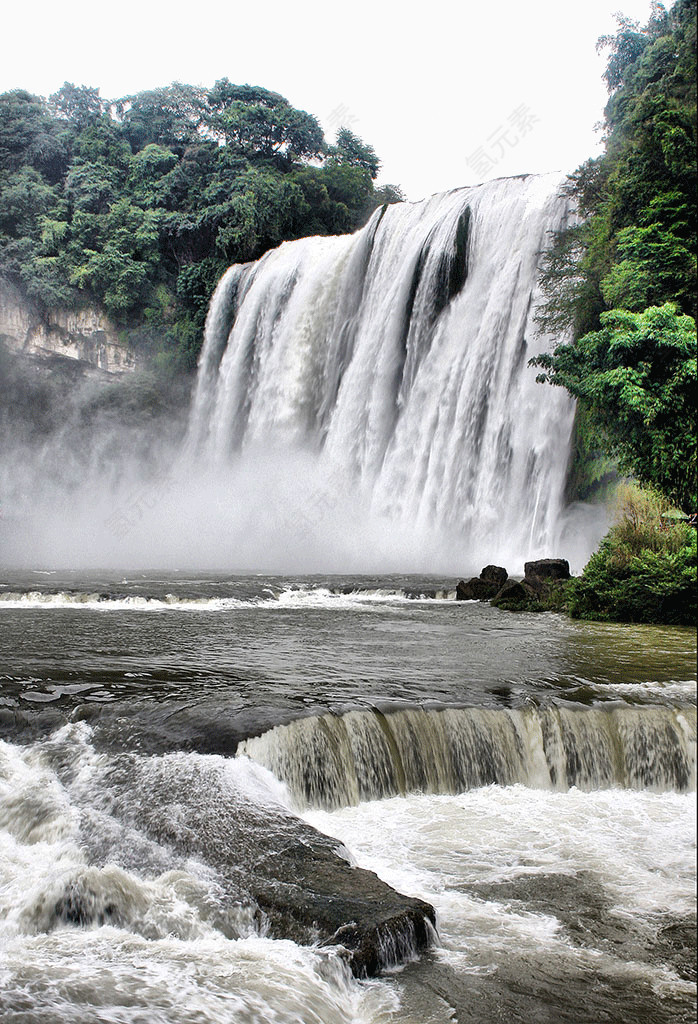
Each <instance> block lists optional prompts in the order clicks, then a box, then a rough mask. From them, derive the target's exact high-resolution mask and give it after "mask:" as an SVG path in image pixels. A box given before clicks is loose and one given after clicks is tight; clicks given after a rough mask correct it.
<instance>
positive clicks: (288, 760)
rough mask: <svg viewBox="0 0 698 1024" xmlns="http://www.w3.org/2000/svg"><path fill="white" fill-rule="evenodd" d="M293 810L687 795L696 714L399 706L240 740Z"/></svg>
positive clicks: (314, 719)
mask: <svg viewBox="0 0 698 1024" xmlns="http://www.w3.org/2000/svg"><path fill="white" fill-rule="evenodd" d="M238 755H239V756H247V757H249V758H251V759H252V760H254V761H256V762H258V763H259V764H261V765H263V766H264V767H265V768H268V769H269V770H270V771H272V772H273V773H274V775H276V776H277V778H279V779H281V780H283V781H284V782H285V783H286V784H287V785H288V786H289V789H290V790H291V793H292V795H293V797H294V799H295V800H296V801H297V802H298V803H299V804H300V805H301V806H307V805H310V806H316V807H325V808H336V807H342V806H346V805H349V804H357V803H359V801H362V800H377V799H382V798H385V797H391V796H396V795H398V794H402V795H404V794H406V793H410V792H421V793H459V792H463V791H464V790H468V789H475V788H477V787H480V786H486V785H490V784H497V785H503V786H507V785H513V784H515V783H520V784H523V785H525V786H532V787H535V788H539V789H549V790H566V789H568V788H570V787H572V786H576V787H577V788H578V789H584V790H592V789H608V788H611V787H614V786H620V787H624V788H628V789H643V788H647V789H653V790H655V791H659V792H662V791H667V790H671V789H674V790H687V789H695V786H696V778H695V758H696V711H695V708H683V709H681V710H676V709H671V708H663V707H655V708H649V707H645V708H629V707H622V708H613V709H610V710H607V709H602V708H598V709H587V710H580V709H574V710H573V709H568V708H553V707H550V708H524V709H506V710H498V709H491V708H446V709H441V710H435V709H434V710H427V709H424V708H410V709H405V710H401V711H394V712H391V713H388V714H384V713H382V712H381V711H379V710H376V709H371V710H361V711H349V712H347V713H346V714H343V715H332V714H326V715H319V716H309V717H307V718H302V719H299V720H297V721H294V722H291V723H290V724H289V725H283V726H276V727H275V728H273V729H270V730H269V731H268V732H266V733H263V734H262V735H261V736H257V737H254V738H251V739H247V740H245V741H244V742H243V743H241V744H240V745H239V747H238Z"/></svg>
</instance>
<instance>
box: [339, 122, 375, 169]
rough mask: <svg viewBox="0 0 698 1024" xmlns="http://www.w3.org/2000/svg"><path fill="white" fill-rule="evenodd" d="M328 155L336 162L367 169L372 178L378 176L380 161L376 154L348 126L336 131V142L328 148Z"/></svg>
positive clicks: (371, 147)
mask: <svg viewBox="0 0 698 1024" xmlns="http://www.w3.org/2000/svg"><path fill="white" fill-rule="evenodd" d="M329 157H330V160H332V161H334V162H336V163H338V164H349V166H350V167H360V168H361V169H362V170H364V171H368V173H369V174H370V176H371V178H372V179H375V178H377V177H378V171H379V170H380V165H381V162H380V160H379V159H378V157H377V156H376V151H375V149H374V148H373V146H368V145H367V144H366V143H365V142H362V141H361V139H360V138H359V137H358V135H354V133H353V132H352V131H350V130H349V129H348V128H340V129H339V131H338V132H337V139H336V142H335V144H334V146H330V149H329Z"/></svg>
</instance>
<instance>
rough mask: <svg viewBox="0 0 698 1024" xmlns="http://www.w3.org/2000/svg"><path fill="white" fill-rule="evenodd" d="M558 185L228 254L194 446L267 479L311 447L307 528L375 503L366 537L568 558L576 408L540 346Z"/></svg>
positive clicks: (559, 204)
mask: <svg viewBox="0 0 698 1024" xmlns="http://www.w3.org/2000/svg"><path fill="white" fill-rule="evenodd" d="M560 184H561V180H560V178H559V176H556V175H546V176H543V177H535V176H527V177H524V178H517V179H503V180H498V181H493V182H489V183H487V184H485V185H480V186H477V187H475V188H465V189H456V190H454V191H452V192H448V193H445V194H442V195H436V196H433V197H432V198H431V199H428V200H426V201H424V202H422V203H416V204H400V205H396V206H391V207H388V208H387V209H383V210H378V211H376V213H375V214H374V215H373V217H372V219H371V220H370V222H369V223H368V224H367V225H366V227H365V228H364V229H363V230H362V231H360V232H358V233H357V234H355V235H352V236H344V237H339V238H307V239H302V240H300V241H296V242H288V243H285V244H284V245H282V246H280V247H279V248H278V249H275V250H273V251H272V252H269V253H267V254H266V256H264V257H263V258H262V259H261V260H260V261H259V262H258V263H255V264H250V265H247V266H244V267H233V268H231V270H229V271H228V273H227V274H226V275H225V276H224V278H223V279H222V281H221V283H220V285H219V287H218V290H217V292H216V295H215V296H214V299H213V301H212V305H211V310H210V313H209V318H208V324H207V332H206V340H205V344H204V348H203V351H202V355H201V361H200V370H199V379H198V386H197V392H196V395H195V399H194V403H193V410H192V416H191V421H190V427H189V438H188V446H189V451H190V452H191V453H194V452H197V453H199V455H201V454H203V456H204V458H205V461H206V462H207V464H208V465H209V466H211V467H215V471H216V472H220V471H221V470H222V467H224V466H228V465H230V464H231V462H232V463H233V464H237V465H247V466H249V465H258V466H259V471H260V475H262V476H264V475H265V474H268V473H269V469H268V466H269V463H270V460H271V461H273V460H279V459H280V458H281V459H282V460H283V458H284V455H287V456H288V458H289V459H290V458H293V459H296V460H297V459H298V458H299V453H303V457H304V458H305V459H306V461H305V462H304V463H303V467H304V471H302V472H298V465H299V464H298V463H296V464H295V465H296V470H295V471H294V472H298V478H297V480H296V481H295V486H293V487H291V488H290V491H289V489H288V488H282V489H281V493H282V500H283V503H284V506H285V508H286V509H287V510H288V511H289V515H290V516H291V517H292V518H293V521H294V523H295V524H296V525H297V523H298V521H299V520H300V522H301V523H302V524H307V525H308V526H309V527H317V525H318V521H320V520H324V522H323V524H322V525H323V527H324V528H325V530H327V529H328V528H329V529H331V528H332V525H334V526H335V527H336V526H337V523H340V524H341V526H344V525H347V528H348V529H351V526H350V525H348V524H349V523H350V520H351V511H352V510H354V511H357V510H360V513H361V516H362V517H363V519H364V521H365V523H366V534H367V536H368V537H370V536H371V535H372V533H373V534H374V535H375V533H376V531H377V532H381V531H382V532H383V533H384V534H385V536H386V537H388V536H391V537H392V543H393V546H395V538H396V537H398V538H399V542H398V544H397V546H398V547H400V546H401V547H402V548H403V549H404V551H405V552H410V551H412V552H414V550H415V548H416V547H417V546H419V549H420V550H422V551H426V552H428V553H429V556H430V557H434V556H435V555H436V560H437V561H441V560H443V559H439V558H438V554H437V552H439V551H441V552H445V551H450V553H451V557H453V555H456V557H457V558H458V559H460V562H461V564H469V563H470V562H472V564H473V565H475V564H477V563H478V562H479V561H482V560H483V559H485V560H487V559H496V560H498V561H500V562H502V563H503V564H507V565H508V566H510V567H511V568H512V569H514V571H515V567H518V566H519V564H520V563H522V562H523V560H524V559H525V558H528V557H535V556H537V555H542V554H553V553H555V552H556V551H557V547H558V545H559V543H560V531H561V523H562V513H563V505H564V486H565V479H566V471H567V463H568V455H569V443H570V435H571V429H572V420H573V412H574V410H573V404H572V402H571V401H570V399H569V398H568V397H567V396H566V394H564V392H562V391H561V390H558V389H552V388H544V387H542V386H541V385H538V384H536V381H535V370H533V369H531V368H530V367H529V366H528V360H529V359H530V358H531V356H533V355H536V354H537V353H539V352H541V351H545V350H549V349H550V348H551V346H552V344H553V341H554V339H552V338H551V337H549V336H547V335H545V334H541V333H540V331H538V329H537V328H536V325H535V323H534V315H535V311H536V307H537V305H538V303H539V301H540V295H539V292H538V286H537V279H538V274H539V270H540V261H541V256H542V252H543V251H544V250H545V249H546V247H547V246H548V245H549V242H550V237H551V233H552V232H554V231H557V230H559V229H560V228H562V227H563V226H564V225H565V223H566V222H567V221H568V219H569V217H570V216H571V212H570V208H569V204H568V201H567V200H566V199H565V198H563V197H561V196H560V195H559V187H560ZM269 482H270V495H271V500H272V502H273V500H274V492H275V490H276V487H275V481H274V474H273V472H272V473H271V474H270V475H269ZM277 493H278V491H277ZM358 519H359V516H358V515H356V516H355V517H354V521H357V520H358ZM331 520H334V524H333V523H332V522H331ZM341 526H340V529H341Z"/></svg>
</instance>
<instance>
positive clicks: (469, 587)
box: [456, 576, 498, 601]
mask: <svg viewBox="0 0 698 1024" xmlns="http://www.w3.org/2000/svg"><path fill="white" fill-rule="evenodd" d="M497 590H498V587H496V586H493V584H492V583H487V582H485V580H481V579H479V578H478V577H477V576H473V578H472V579H470V580H468V582H467V583H466V582H465V580H460V581H459V583H458V586H457V587H456V601H489V599H490V598H491V597H494V595H495V594H496V593H497Z"/></svg>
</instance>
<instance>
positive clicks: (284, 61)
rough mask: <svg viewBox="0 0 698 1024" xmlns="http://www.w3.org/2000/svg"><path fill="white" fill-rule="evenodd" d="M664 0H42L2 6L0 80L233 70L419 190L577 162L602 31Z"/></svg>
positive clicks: (238, 78) (412, 192)
mask: <svg viewBox="0 0 698 1024" xmlns="http://www.w3.org/2000/svg"><path fill="white" fill-rule="evenodd" d="M619 8H620V10H622V13H623V14H625V15H626V16H628V17H630V18H634V19H637V20H639V21H640V22H641V23H643V24H644V23H645V22H646V21H647V19H648V17H649V13H650V0H577V2H575V3H570V2H569V0H528V2H523V0H498V2H496V3H493V2H491V0H490V2H482V0H480V2H477V3H476V2H473V0H461V2H458V0H430V2H428V3H425V2H422V3H420V4H414V5H412V6H409V5H407V4H405V3H397V2H396V0H382V2H381V0H372V2H371V0H353V2H352V3H348V4H333V3H329V2H327V0H325V2H319V0H296V2H293V3H292V2H290V0H286V2H278V0H265V2H264V3H260V2H257V3H254V2H252V0H245V3H244V4H241V3H238V2H235V0H227V2H225V3H223V2H220V0H202V2H199V3H191V2H190V3H189V5H188V6H186V7H184V6H179V5H176V4H172V3H167V4H166V3H164V2H162V0H161V2H158V3H154V2H153V0H120V2H119V3H118V4H100V3H97V2H95V0H63V2H62V3H56V2H55V0H53V2H51V3H47V2H46V0H35V2H33V3H31V4H28V3H25V4H21V3H16V2H15V3H12V4H11V5H8V8H6V9H5V11H4V13H3V17H2V34H3V37H4V39H3V41H4V46H3V57H2V62H0V92H4V91H6V90H9V89H16V88H22V89H27V90H29V91H30V92H33V93H37V94H39V95H42V96H48V95H50V94H51V93H52V92H55V91H56V90H57V89H58V88H60V86H61V85H62V84H63V82H65V81H70V82H73V83H74V84H76V85H89V86H95V87H98V88H99V89H100V93H101V95H102V96H103V97H104V98H107V99H114V98H117V97H119V96H124V95H127V94H129V93H133V92H138V91H140V90H143V89H150V88H154V87H156V86H162V85H167V84H169V83H170V82H172V81H180V82H186V83H188V84H191V85H203V86H211V85H213V84H214V82H215V81H216V80H217V79H219V78H229V79H230V81H232V82H235V83H245V82H247V83H249V84H252V85H261V86H264V87H265V88H268V89H272V90H273V91H275V92H280V93H282V95H284V96H286V98H287V99H288V100H289V101H290V102H291V103H292V104H293V105H294V106H296V107H300V108H301V109H303V110H307V111H309V112H310V113H312V114H314V115H315V116H316V117H317V118H318V119H319V120H320V122H321V123H322V125H323V128H324V129H325V134H326V136H327V138H328V139H330V141H331V140H332V139H333V138H334V133H335V132H336V130H337V128H339V127H340V126H341V125H344V126H345V127H347V128H350V129H351V130H352V131H353V132H355V133H356V134H357V135H359V136H360V137H361V138H362V139H363V140H364V141H365V142H368V143H370V144H371V145H372V146H373V147H374V149H375V150H376V152H377V154H378V156H379V157H380V159H381V161H382V165H383V166H382V171H381V175H380V178H379V181H380V182H383V183H386V182H390V183H391V184H397V185H400V186H401V187H402V188H403V191H404V192H405V194H406V196H407V198H408V199H412V200H418V199H421V198H423V197H424V196H427V195H430V194H432V193H434V192H440V191H443V190H445V189H449V188H454V187H458V186H461V185H471V184H476V183H477V182H480V181H484V180H487V179H490V178H496V177H502V176H508V175H514V174H523V173H527V172H534V173H543V172H547V171H572V170H574V168H575V167H577V166H578V165H579V164H580V163H581V162H582V161H583V160H585V159H587V158H588V157H590V156H594V155H596V154H597V153H598V152H600V149H601V135H600V133H599V132H598V130H595V126H596V125H597V124H598V123H599V122H600V121H601V118H602V117H603V107H604V104H605V102H606V90H605V85H604V83H603V80H602V77H601V76H602V73H603V69H604V65H605V60H604V57H603V54H600V55H599V54H597V53H596V52H595V43H596V40H597V38H598V37H599V36H600V35H603V34H605V33H609V32H611V33H612V32H613V31H614V30H615V20H614V13H615V12H616V11H617V10H618V9H619Z"/></svg>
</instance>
